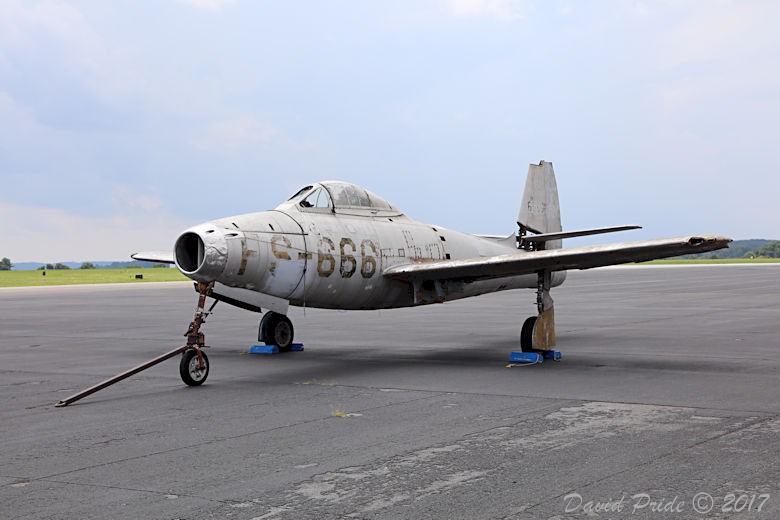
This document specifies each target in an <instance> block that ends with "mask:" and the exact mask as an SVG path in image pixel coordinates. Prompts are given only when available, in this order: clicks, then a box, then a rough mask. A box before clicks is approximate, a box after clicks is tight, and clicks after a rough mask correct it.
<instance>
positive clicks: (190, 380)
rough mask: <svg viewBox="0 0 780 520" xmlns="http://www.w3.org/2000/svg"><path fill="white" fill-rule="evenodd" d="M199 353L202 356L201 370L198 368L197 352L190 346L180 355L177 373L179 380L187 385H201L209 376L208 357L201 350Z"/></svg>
mask: <svg viewBox="0 0 780 520" xmlns="http://www.w3.org/2000/svg"><path fill="white" fill-rule="evenodd" d="M200 355H201V356H203V365H204V368H203V370H201V369H200V363H199V362H198V353H197V352H196V351H195V349H193V348H191V349H188V350H185V351H184V355H183V356H182V357H181V363H179V375H181V380H182V381H184V382H185V383H186V384H188V385H189V386H198V385H202V384H203V382H204V381H205V380H206V378H207V377H208V376H209V358H208V356H206V353H205V352H203V351H202V350H201V351H200Z"/></svg>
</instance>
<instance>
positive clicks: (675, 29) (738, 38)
mask: <svg viewBox="0 0 780 520" xmlns="http://www.w3.org/2000/svg"><path fill="white" fill-rule="evenodd" d="M694 5H696V6H698V5H699V4H694ZM678 7H680V6H678ZM670 14H671V15H676V16H675V17H676V18H677V20H680V23H677V24H674V25H672V26H671V28H670V30H669V31H668V33H667V34H666V35H665V37H664V38H663V40H662V41H663V42H665V44H662V49H663V50H662V54H661V57H662V59H663V64H664V65H666V66H669V67H677V66H681V65H687V64H690V63H692V62H701V61H704V62H723V60H724V59H725V60H728V59H733V58H735V57H740V58H741V59H744V58H745V57H746V55H750V54H753V53H755V52H765V50H766V48H767V46H769V47H777V42H778V38H777V33H776V27H775V25H776V20H777V19H778V16H780V4H777V3H774V2H759V3H734V2H709V3H707V4H704V5H702V6H699V7H696V8H694V9H693V10H691V11H690V12H689V13H686V12H679V11H677V10H676V11H673V12H672V13H670Z"/></svg>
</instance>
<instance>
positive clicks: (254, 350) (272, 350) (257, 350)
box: [249, 345, 279, 354]
mask: <svg viewBox="0 0 780 520" xmlns="http://www.w3.org/2000/svg"><path fill="white" fill-rule="evenodd" d="M249 353H250V354H278V353H279V347H277V346H276V345H254V346H252V347H250V349H249Z"/></svg>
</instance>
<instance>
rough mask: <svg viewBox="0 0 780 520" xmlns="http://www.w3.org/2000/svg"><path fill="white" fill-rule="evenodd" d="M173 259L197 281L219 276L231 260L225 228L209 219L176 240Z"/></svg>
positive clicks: (211, 280)
mask: <svg viewBox="0 0 780 520" xmlns="http://www.w3.org/2000/svg"><path fill="white" fill-rule="evenodd" d="M173 259H174V261H175V262H176V267H178V268H179V271H181V272H182V273H184V274H185V275H186V276H188V277H189V278H192V279H193V280H196V281H198V282H204V283H209V282H213V281H215V280H217V279H219V277H220V276H222V273H223V272H224V270H225V267H226V266H227V260H228V244H227V238H226V236H225V230H224V229H222V228H220V227H217V226H215V225H213V224H211V223H208V222H207V223H205V224H201V225H199V226H195V227H193V228H190V229H188V230H186V231H185V232H184V233H182V234H181V235H179V238H177V239H176V243H175V244H174V246H173Z"/></svg>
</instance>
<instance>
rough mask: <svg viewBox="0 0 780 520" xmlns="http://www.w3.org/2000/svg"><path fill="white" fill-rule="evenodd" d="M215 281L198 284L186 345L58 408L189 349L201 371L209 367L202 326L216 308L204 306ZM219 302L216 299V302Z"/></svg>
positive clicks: (77, 395)
mask: <svg viewBox="0 0 780 520" xmlns="http://www.w3.org/2000/svg"><path fill="white" fill-rule="evenodd" d="M213 285H214V284H213V283H210V284H204V283H199V284H198V293H199V297H198V307H197V309H196V310H195V317H194V318H193V320H192V322H191V323H190V326H189V328H188V329H187V332H186V333H185V334H184V335H185V336H187V343H186V344H185V345H181V346H180V347H176V348H175V349H173V350H171V351H170V352H166V353H165V354H163V355H161V356H157V357H156V358H154V359H150V360H149V361H147V362H146V363H142V364H140V365H138V366H136V367H133V368H131V369H130V370H127V371H125V372H122V373H121V374H117V375H115V376H114V377H112V378H109V379H106V380H105V381H103V382H101V383H98V384H96V385H94V386H91V387H89V388H87V389H85V390H82V391H81V392H78V393H77V394H73V395H72V396H70V397H68V398H67V399H63V400H62V401H59V402H58V403H57V404H56V405H55V406H56V407H57V408H62V407H64V406H68V405H69V404H71V403H74V402H76V401H78V400H80V399H83V398H85V397H87V396H88V395H92V394H94V393H95V392H97V391H99V390H102V389H104V388H107V387H109V386H111V385H113V384H115V383H118V382H119V381H122V380H123V379H127V378H128V377H130V376H133V375H135V374H137V373H139V372H142V371H144V370H146V369H147V368H151V367H153V366H155V365H158V364H160V363H162V362H163V361H165V360H166V359H170V358H172V357H174V356H175V355H177V354H182V353H186V352H187V351H188V350H190V349H192V350H195V352H196V354H197V356H198V368H199V369H200V370H201V371H204V370H206V369H207V368H208V367H207V361H206V359H205V356H204V355H203V353H202V352H201V348H203V347H205V346H206V345H205V337H204V335H203V333H202V332H200V327H201V326H202V325H203V323H204V322H205V320H206V316H208V314H209V312H211V309H213V308H214V305H212V306H211V309H209V310H208V311H205V310H204V308H205V306H206V297H207V296H208V295H209V294H210V293H211V289H212V287H213ZM216 303H217V302H216V301H215V302H214V304H216Z"/></svg>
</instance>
